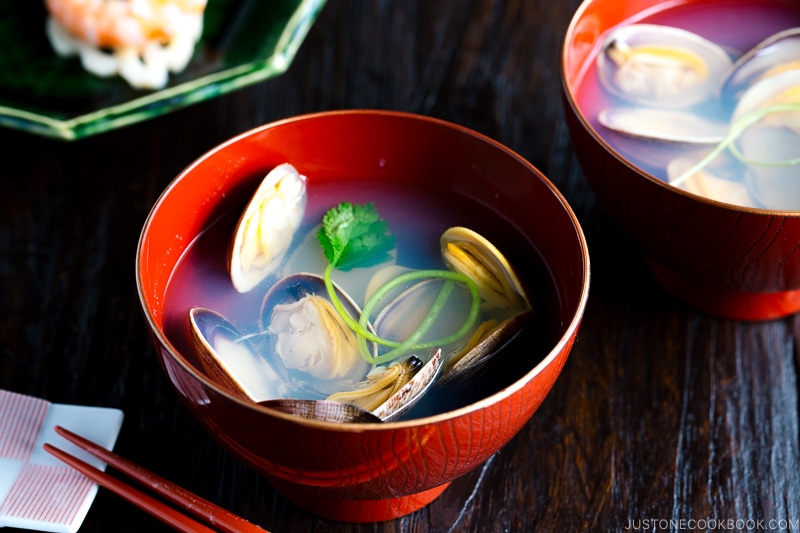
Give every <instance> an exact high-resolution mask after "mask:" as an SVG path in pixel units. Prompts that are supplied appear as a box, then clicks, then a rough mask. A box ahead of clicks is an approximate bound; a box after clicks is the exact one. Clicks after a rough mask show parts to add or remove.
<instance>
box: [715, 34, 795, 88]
mask: <svg viewBox="0 0 800 533" xmlns="http://www.w3.org/2000/svg"><path fill="white" fill-rule="evenodd" d="M799 69H800V28H790V29H788V30H784V31H781V32H778V33H776V34H774V35H772V36H770V37H768V38H766V39H764V40H763V41H762V42H760V43H759V44H757V45H756V46H755V47H753V48H752V49H751V50H749V51H748V52H747V53H745V54H744V55H743V56H742V57H740V58H739V59H738V60H737V61H736V62H735V63H734V64H733V65H732V66H731V68H730V69H729V70H728V72H727V73H726V74H725V76H724V78H723V81H722V83H721V86H720V93H721V96H722V97H723V98H725V99H726V100H728V101H734V102H735V101H738V100H739V98H741V96H742V95H743V94H744V93H745V91H746V90H747V89H749V88H750V87H752V86H753V85H755V84H756V83H758V82H760V81H761V80H763V79H765V78H768V77H770V76H773V75H775V74H780V73H782V72H787V71H790V70H799Z"/></svg>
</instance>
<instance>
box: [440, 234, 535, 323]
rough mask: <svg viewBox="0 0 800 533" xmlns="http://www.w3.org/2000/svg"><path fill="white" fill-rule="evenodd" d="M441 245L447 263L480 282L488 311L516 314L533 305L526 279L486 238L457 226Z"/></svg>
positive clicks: (477, 282) (480, 291) (484, 305)
mask: <svg viewBox="0 0 800 533" xmlns="http://www.w3.org/2000/svg"><path fill="white" fill-rule="evenodd" d="M440 245H441V250H442V259H443V260H444V263H445V265H447V267H448V268H449V269H451V270H453V271H455V272H459V273H461V274H464V275H465V276H467V277H469V278H470V279H472V280H473V281H474V282H475V283H476V285H477V286H478V292H479V293H480V295H481V298H482V300H483V303H482V308H483V309H484V310H488V311H491V310H506V311H508V312H511V313H513V312H514V311H515V310H521V309H528V308H530V303H529V302H528V297H527V296H526V294H525V289H524V288H523V286H522V282H521V281H520V280H519V278H518V277H517V275H516V274H515V273H514V270H513V269H512V268H511V265H510V264H509V262H508V260H507V259H506V258H505V256H503V254H501V253H500V251H499V250H498V249H497V248H496V247H495V246H494V245H493V244H492V243H491V242H489V240H487V239H486V238H485V237H483V236H482V235H480V234H478V233H477V232H475V231H473V230H471V229H468V228H465V227H461V226H455V227H452V228H448V229H447V230H445V232H444V233H443V234H442V236H441V238H440Z"/></svg>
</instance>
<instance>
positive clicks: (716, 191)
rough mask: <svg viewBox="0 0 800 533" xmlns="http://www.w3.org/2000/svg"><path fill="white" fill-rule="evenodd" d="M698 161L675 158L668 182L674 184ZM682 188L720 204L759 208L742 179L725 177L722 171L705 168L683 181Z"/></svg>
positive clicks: (670, 164) (669, 171)
mask: <svg viewBox="0 0 800 533" xmlns="http://www.w3.org/2000/svg"><path fill="white" fill-rule="evenodd" d="M696 162H697V161H695V160H694V159H690V158H685V157H681V158H675V159H673V160H672V161H671V162H670V163H669V165H667V181H668V182H670V183H672V182H674V181H677V180H678V179H679V178H680V179H682V176H683V174H684V173H685V172H687V171H688V170H689V169H690V168H691V167H692V166H693V165H694V164H695V163H696ZM678 186H679V187H680V188H682V189H684V190H686V191H689V192H690V193H692V194H696V195H698V196H703V197H705V198H709V199H711V200H716V201H718V202H726V203H729V204H734V205H741V206H745V207H759V206H758V203H757V202H756V200H755V199H754V198H753V197H752V196H751V194H750V191H749V190H748V188H747V185H746V184H745V183H744V181H743V180H742V179H741V178H740V177H734V176H730V177H728V176H725V175H724V174H723V172H722V169H720V168H719V167H715V168H704V169H702V170H698V171H697V172H694V173H693V174H692V175H691V176H689V177H688V178H686V179H685V180H682V182H681V183H680V184H679V185H678Z"/></svg>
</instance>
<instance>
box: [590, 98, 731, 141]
mask: <svg viewBox="0 0 800 533" xmlns="http://www.w3.org/2000/svg"><path fill="white" fill-rule="evenodd" d="M597 120H598V121H599V122H600V124H602V125H603V126H605V127H606V128H608V129H611V130H614V131H616V132H619V133H622V134H625V135H629V136H631V137H637V138H641V139H649V140H653V141H663V142H672V143H686V144H717V143H719V142H720V141H722V139H723V138H725V134H726V133H727V132H728V124H727V122H722V121H719V120H712V119H708V118H704V117H701V116H698V115H695V114H693V113H686V112H682V111H675V110H665V109H650V108H635V107H612V108H608V109H604V110H602V111H600V113H598V115H597Z"/></svg>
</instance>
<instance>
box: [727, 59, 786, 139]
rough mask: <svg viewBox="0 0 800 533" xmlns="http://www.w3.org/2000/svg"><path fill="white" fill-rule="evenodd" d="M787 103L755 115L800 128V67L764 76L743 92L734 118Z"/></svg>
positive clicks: (765, 120)
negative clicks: (782, 107) (778, 109)
mask: <svg viewBox="0 0 800 533" xmlns="http://www.w3.org/2000/svg"><path fill="white" fill-rule="evenodd" d="M776 106H785V109H787V110H784V111H777V112H773V113H766V112H765V113H764V114H763V117H758V116H756V117H755V118H757V119H759V120H760V121H763V122H764V123H767V124H772V125H774V126H785V127H788V128H792V129H794V130H795V131H800V70H789V71H786V72H782V73H780V74H775V75H773V76H769V77H767V78H764V79H762V80H761V81H759V82H758V83H756V84H755V85H753V86H752V87H750V88H749V89H747V90H746V91H745V92H744V94H742V97H741V99H740V100H739V103H738V104H737V105H736V108H735V109H734V111H733V115H732V117H731V121H732V122H733V123H736V121H737V120H739V119H742V118H744V117H745V116H746V115H748V114H750V113H753V112H758V111H759V110H764V109H766V108H768V107H776Z"/></svg>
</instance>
